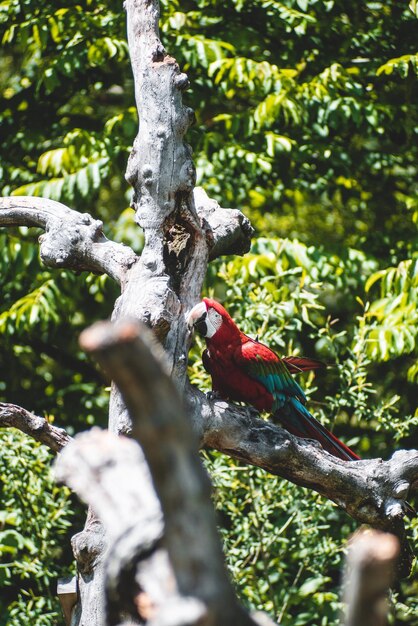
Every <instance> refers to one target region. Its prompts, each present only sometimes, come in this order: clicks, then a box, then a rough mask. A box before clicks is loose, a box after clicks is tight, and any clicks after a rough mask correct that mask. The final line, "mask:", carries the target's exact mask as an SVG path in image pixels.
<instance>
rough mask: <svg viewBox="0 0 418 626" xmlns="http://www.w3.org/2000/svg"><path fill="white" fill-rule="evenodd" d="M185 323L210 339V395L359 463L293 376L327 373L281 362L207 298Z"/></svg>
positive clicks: (298, 360) (311, 364)
mask: <svg viewBox="0 0 418 626" xmlns="http://www.w3.org/2000/svg"><path fill="white" fill-rule="evenodd" d="M187 323H188V326H189V328H190V329H192V328H195V329H196V330H197V332H198V333H199V334H201V335H202V336H203V337H205V339H206V345H207V349H206V350H205V351H204V352H203V355H202V361H203V365H204V367H205V369H206V370H207V371H208V372H209V374H210V375H211V377H212V389H213V391H215V392H217V393H218V394H219V395H220V396H221V397H222V398H224V399H226V400H237V401H241V402H248V403H249V404H252V405H253V406H254V407H255V408H256V409H257V410H258V411H268V412H269V413H272V414H273V416H274V418H275V419H277V420H278V421H280V423H281V424H282V425H283V426H284V427H285V428H286V430H288V431H289V432H290V433H292V434H293V435H296V436H298V437H305V438H309V439H316V440H317V441H319V442H320V443H321V445H322V447H323V448H324V449H325V450H327V452H329V453H330V454H333V455H334V456H336V457H339V458H340V459H343V460H345V461H353V460H358V459H359V458H360V457H359V456H357V454H355V453H354V452H353V451H352V450H350V448H349V447H348V446H346V445H345V444H344V443H343V442H342V441H340V440H339V439H337V437H335V435H333V434H332V433H331V432H329V431H328V430H327V429H326V428H325V427H324V426H322V424H320V423H319V422H318V420H316V419H315V418H314V417H313V416H312V415H311V414H310V413H309V411H308V409H307V408H306V407H305V403H306V396H305V394H304V393H303V391H302V388H301V387H300V386H299V385H298V383H297V382H296V381H295V380H294V379H293V378H292V376H291V374H295V373H297V372H301V371H308V370H312V369H317V368H319V367H323V364H322V363H321V362H320V361H317V360H315V359H307V358H304V357H292V356H290V357H284V358H282V359H281V358H280V357H278V356H277V354H276V353H275V352H273V351H272V350H270V348H268V347H267V346H265V345H264V344H262V343H260V342H259V341H257V340H254V339H251V338H250V337H248V336H247V335H245V334H244V333H242V332H241V331H240V330H239V328H238V327H237V325H236V324H235V322H234V321H233V319H232V318H231V316H230V315H229V314H228V313H227V311H226V310H225V309H224V307H223V306H222V305H221V304H219V303H218V302H216V301H215V300H211V299H210V298H203V301H202V302H200V303H199V304H197V305H196V306H195V307H193V309H192V310H191V311H190V313H189V315H188V318H187Z"/></svg>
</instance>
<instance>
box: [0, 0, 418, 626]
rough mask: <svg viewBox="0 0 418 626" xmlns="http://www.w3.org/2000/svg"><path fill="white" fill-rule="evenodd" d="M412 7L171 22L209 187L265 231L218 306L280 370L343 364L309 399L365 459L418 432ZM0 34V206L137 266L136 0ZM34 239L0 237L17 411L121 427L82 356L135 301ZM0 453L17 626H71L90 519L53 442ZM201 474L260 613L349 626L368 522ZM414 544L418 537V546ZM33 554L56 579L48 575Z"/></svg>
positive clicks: (4, 535) (6, 574) (4, 574)
mask: <svg viewBox="0 0 418 626" xmlns="http://www.w3.org/2000/svg"><path fill="white" fill-rule="evenodd" d="M412 4H413V3H411V7H408V6H407V3H405V2H399V1H397V0H391V1H389V2H387V3H381V2H363V3H351V4H349V5H348V4H347V3H344V2H342V1H339V0H338V1H334V0H328V1H326V2H319V1H318V0H298V1H296V0H285V1H284V2H276V1H275V0H261V1H260V0H257V1H256V0H253V1H251V0H249V1H243V0H236V1H234V0H228V1H227V2H225V1H222V2H220V1H219V2H218V1H216V2H213V1H210V2H209V1H208V0H201V1H196V2H193V1H191V0H190V1H184V2H181V3H180V2H177V1H174V0H166V1H165V2H163V3H162V14H161V31H162V39H163V43H164V45H165V46H166V48H167V49H168V50H169V52H170V53H171V54H173V56H175V57H176V59H177V61H178V62H179V64H180V66H181V67H182V69H184V71H186V72H187V73H188V75H189V79H190V81H191V87H190V90H189V91H188V92H187V93H186V94H185V101H186V103H187V104H188V105H189V106H191V107H192V108H193V109H194V110H195V114H196V123H195V126H194V128H193V129H192V130H191V132H190V133H189V136H188V141H189V143H190V144H191V145H192V147H193V150H194V159H195V163H196V165H197V173H198V183H199V184H201V185H202V186H203V187H204V188H205V189H206V190H207V191H208V193H210V194H211V195H212V196H213V197H215V198H216V199H217V200H219V202H221V203H222V205H224V206H226V205H229V206H233V207H236V206H239V207H240V208H241V209H242V210H243V211H244V213H246V215H247V216H248V217H249V218H250V219H251V221H252V223H253V225H254V226H255V228H256V231H257V237H256V238H255V239H254V243H253V247H252V250H251V252H250V253H249V254H248V255H246V256H245V257H243V258H239V257H235V258H232V259H225V260H222V259H221V260H218V261H216V262H214V263H213V264H212V265H211V266H210V268H209V272H208V276H207V281H206V284H207V286H206V288H207V292H208V293H211V294H214V295H215V296H216V297H217V298H219V299H221V300H223V301H225V303H227V305H228V309H229V310H230V311H231V312H232V313H233V315H234V317H235V319H236V320H237V322H238V323H239V325H240V327H241V328H242V329H243V330H245V332H248V333H249V334H250V335H256V334H259V335H260V337H261V338H262V339H263V341H264V342H265V343H268V344H269V345H271V347H273V348H274V349H276V350H277V351H278V352H279V353H280V354H284V353H289V354H290V353H297V352H299V353H305V354H307V355H310V356H317V357H319V358H321V359H323V360H326V361H327V362H329V363H330V365H332V367H330V368H329V369H328V370H327V371H326V372H324V373H320V374H318V375H317V376H316V377H313V376H309V377H308V378H306V379H305V381H304V383H305V386H306V387H307V388H308V391H309V396H310V401H311V404H310V406H311V408H312V409H313V410H314V412H315V414H316V415H317V416H318V417H319V418H320V419H321V420H323V421H324V423H325V424H328V426H330V425H334V424H335V426H336V429H337V432H338V434H341V435H342V436H345V440H346V441H348V442H349V443H351V444H352V445H355V446H356V449H357V450H358V451H359V453H360V454H361V455H362V456H365V457H368V456H370V457H371V456H382V457H383V458H387V457H389V456H390V455H391V453H392V452H393V451H394V450H396V449H398V448H401V447H406V448H408V447H412V445H413V442H414V437H416V433H417V426H418V414H417V413H416V408H415V402H416V393H415V392H414V389H413V383H414V382H416V380H417V376H418V368H417V366H416V363H415V361H414V359H413V356H414V351H415V349H416V340H417V328H418V319H417V308H416V303H417V283H418V266H417V256H416V246H415V237H414V234H415V233H416V223H417V217H418V195H417V161H418V158H417V157H418V155H417V147H416V146H417V141H416V140H417V133H418V105H417V103H418V90H417V78H416V75H417V68H418V54H417V52H416V30H417V16H416V6H415V5H414V6H412ZM414 11H415V13H414ZM0 35H1V37H2V42H3V47H2V52H1V56H0V71H1V74H2V77H3V81H2V85H1V104H0V135H1V137H2V146H1V155H0V158H1V160H0V172H1V177H0V178H1V194H2V195H11V194H17V195H22V194H25V195H39V196H43V197H48V198H52V199H55V200H59V201H61V202H64V203H66V204H67V205H68V206H71V207H72V208H74V209H77V210H80V211H89V212H90V213H92V214H93V215H94V216H95V217H98V218H100V219H102V220H103V221H104V223H105V229H107V232H108V233H109V235H111V236H112V237H113V238H114V239H117V240H119V241H125V242H126V243H129V244H130V245H132V247H133V248H134V249H135V250H137V251H140V250H141V247H142V243H143V242H142V236H141V233H140V231H139V229H138V228H137V227H136V226H135V224H134V221H133V213H132V211H131V210H130V209H129V202H130V190H129V186H128V184H127V183H126V182H125V180H124V172H125V168H126V161H127V157H128V155H129V151H130V149H131V146H132V142H133V139H134V137H135V133H136V130H137V118H136V109H135V108H134V95H133V81H132V77H131V70H130V66H129V58H128V48H127V42H126V35H125V15H124V12H123V10H122V3H121V2H115V1H114V0H106V1H103V0H102V1H100V2H98V3H97V2H95V3H93V2H91V1H90V0H85V1H84V2H80V3H78V4H76V3H71V2H65V1H60V2H53V1H49V0H46V1H45V2H42V3H39V2H35V1H34V0H26V1H23V0H5V1H3V2H2V3H1V4H0ZM36 238H37V233H36V232H34V231H33V230H31V231H29V230H27V229H25V228H20V229H19V232H14V233H13V232H10V231H8V232H7V233H1V234H0V243H1V246H2V250H3V254H2V255H1V258H0V282H1V288H2V296H3V297H2V301H1V303H0V332H1V334H2V359H1V361H0V388H1V390H2V392H1V399H2V400H4V401H8V402H18V403H19V404H22V405H23V406H25V407H26V408H29V409H31V410H34V411H35V412H37V413H39V414H43V415H47V416H48V418H49V419H50V420H51V421H53V420H54V419H55V420H56V421H57V422H58V423H59V424H60V425H63V426H65V427H66V428H67V429H68V430H69V431H70V432H77V431H81V430H84V429H85V428H86V427H88V426H90V425H93V424H101V425H104V424H105V420H106V406H107V400H108V391H107V390H106V388H104V387H103V385H102V382H101V375H100V374H99V373H98V371H97V370H96V369H95V368H94V366H93V365H92V364H91V363H90V362H89V361H88V360H87V359H86V357H85V355H84V354H83V352H82V351H81V350H80V349H79V347H78V344H77V338H78V335H79V333H80V331H81V330H82V329H83V328H84V327H85V326H87V325H89V324H90V323H91V322H92V321H94V320H96V319H100V318H104V317H107V316H108V315H109V314H110V311H111V307H112V304H113V301H114V298H115V297H116V295H117V292H116V288H115V286H114V285H113V284H112V283H111V281H109V280H108V279H106V278H103V277H97V276H94V275H87V274H85V275H82V276H79V277H77V276H74V275H73V274H72V273H70V272H69V271H66V270H63V271H52V270H49V269H46V268H45V267H44V266H42V264H41V262H40V260H39V258H38V249H37V246H36V245H35V244H36ZM201 351H202V345H201V344H198V345H197V346H196V347H195V348H194V349H193V351H192V353H191V363H190V373H191V377H192V380H193V382H196V383H197V384H198V385H199V386H200V387H201V388H208V386H209V381H208V378H207V375H206V373H205V372H204V371H203V369H202V366H201V363H200V354H201ZM0 437H1V439H2V443H1V449H0V477H1V480H2V483H4V485H8V486H7V488H4V489H3V493H2V503H1V507H0V508H1V513H0V514H1V516H2V517H1V530H0V552H1V553H2V557H3V556H4V558H3V559H2V564H1V565H0V580H1V581H2V583H3V584H4V585H6V587H7V592H6V593H5V594H4V595H3V596H2V597H1V598H0V615H2V617H1V618H0V624H1V626H3V624H4V626H6V625H7V626H13V625H14V624H16V626H17V625H18V624H21V623H26V622H27V623H31V624H33V625H34V626H38V625H39V626H40V625H41V624H42V625H45V626H47V625H50V624H52V623H54V620H56V619H57V618H56V614H57V606H56V604H54V600H53V595H54V592H53V589H52V585H53V576H55V575H56V572H57V568H59V567H61V566H62V565H65V566H66V567H69V565H68V560H69V553H68V551H67V550H65V549H63V545H64V544H63V539H62V536H63V532H64V530H65V529H66V528H68V527H69V525H70V524H71V523H78V524H79V525H81V517H80V513H78V518H77V519H78V522H77V521H74V513H73V510H74V503H73V502H72V501H71V499H70V498H69V495H68V493H67V492H65V490H61V489H60V490H58V489H57V487H55V486H53V484H52V482H51V481H50V479H49V478H48V472H47V470H46V464H47V461H46V457H47V455H46V453H45V452H44V451H42V450H41V448H39V446H38V445H36V444H33V443H32V442H25V441H24V440H23V439H22V437H21V436H17V435H13V436H11V434H10V433H5V432H0ZM205 454H206V453H205ZM206 456H207V463H208V467H209V469H210V472H211V475H212V477H213V480H214V484H215V500H216V503H217V506H218V509H219V511H220V523H221V527H222V532H223V535H224V539H225V543H226V546H227V554H228V559H229V563H230V568H231V571H232V573H233V575H234V578H235V581H236V584H237V586H238V587H239V589H240V591H241V593H242V595H243V597H244V598H245V601H246V602H247V603H248V604H250V605H252V606H255V607H263V608H264V609H267V610H269V611H270V612H271V614H272V615H273V616H274V617H275V618H276V619H280V623H282V624H292V625H295V624H306V623H312V624H314V623H315V624H323V625H328V624H329V625H331V624H336V622H337V619H338V617H337V616H338V606H339V599H338V583H339V570H340V566H341V554H342V550H343V541H344V539H345V538H346V537H347V535H348V533H349V532H350V531H351V530H353V528H354V525H353V523H352V522H351V521H350V520H348V519H347V517H346V516H345V515H344V514H343V513H341V512H340V511H338V510H337V509H336V508H335V507H334V506H333V505H332V504H330V503H329V502H326V501H325V500H324V499H322V498H321V497H319V496H317V495H314V494H312V493H310V492H308V491H307V490H304V489H301V488H298V487H295V486H293V485H290V484H289V483H287V482H286V481H284V480H281V479H279V478H274V479H272V477H270V476H268V477H266V475H265V473H264V472H262V471H261V470H257V469H254V468H248V467H243V466H241V465H239V464H238V463H237V462H235V461H232V460H230V459H226V458H225V457H224V456H222V455H219V454H216V453H207V454H206ZM19 464H21V467H22V468H23V467H24V468H26V467H27V468H29V469H28V470H27V471H28V472H30V476H32V475H33V476H36V478H31V479H30V485H31V487H30V489H29V492H28V493H27V496H25V498H26V500H25V502H24V503H23V504H22V502H21V496H20V492H21V489H23V486H24V485H25V484H26V483H27V482H28V479H27V476H28V474H27V473H26V472H25V473H24V474H23V473H18V474H16V472H15V469H16V467H17V466H19ZM12 473H13V481H14V485H15V486H16V487H19V489H17V488H16V489H15V488H14V487H13V488H12V486H11V484H12V483H11V481H12V478H11V475H12ZM38 482H39V487H38V486H37V485H38ZM28 510H29V511H32V512H33V515H37V514H38V513H40V514H41V515H44V514H45V516H46V518H47V519H48V520H50V522H49V521H48V523H47V524H45V527H44V529H43V531H42V532H40V531H39V529H37V528H35V526H34V528H33V529H32V528H31V529H30V531H28V530H27V528H28V527H27V524H28V521H27V520H28V517H27V516H28ZM417 530H418V526H417V523H416V520H412V521H411V531H410V532H411V534H412V535H413V536H414V537H415V541H416V537H417ZM28 532H29V534H30V540H29V539H28V538H27V536H28ZM46 545H48V546H49V548H45V546H46ZM57 546H59V548H58V547H57ZM35 550H37V551H38V552H39V559H42V565H41V564H39V563H38V561H37V560H36V561H32V556H31V555H33V554H34V551H35ZM28 563H31V567H29V566H28ZM318 571H319V572H321V573H320V574H318V573H317V572H318ZM415 576H416V573H415ZM416 585H417V582H416V578H415V579H414V578H411V579H410V580H409V581H407V582H405V583H403V585H402V587H400V588H399V589H398V590H396V593H395V595H394V602H393V620H396V621H397V623H408V624H414V623H418V622H417V618H416V610H417V606H416V599H414V595H415V596H416ZM414 613H415V617H414ZM3 616H4V617H3Z"/></svg>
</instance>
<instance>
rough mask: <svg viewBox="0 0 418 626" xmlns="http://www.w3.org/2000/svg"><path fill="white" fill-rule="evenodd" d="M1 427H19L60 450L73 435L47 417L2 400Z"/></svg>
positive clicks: (0, 408)
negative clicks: (50, 421) (49, 420)
mask: <svg viewBox="0 0 418 626" xmlns="http://www.w3.org/2000/svg"><path fill="white" fill-rule="evenodd" d="M0 428H17V429H18V430H21V431H22V432H24V433H26V434H27V435H30V436H31V437H33V439H36V441H39V442H40V443H43V444H45V445H46V446H48V448H51V450H53V452H60V451H61V450H62V449H63V448H64V447H65V446H66V445H67V444H68V443H69V442H70V441H71V440H72V437H70V435H69V434H68V433H67V432H66V431H65V430H64V429H63V428H57V426H53V425H52V424H50V423H49V422H47V421H46V419H45V418H43V417H39V415H34V414H33V413H30V412H29V411H27V410H26V409H24V408H22V407H21V406H17V405H16V404H7V403H4V402H0Z"/></svg>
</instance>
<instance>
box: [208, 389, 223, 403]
mask: <svg viewBox="0 0 418 626" xmlns="http://www.w3.org/2000/svg"><path fill="white" fill-rule="evenodd" d="M206 397H207V399H208V400H209V402H215V400H225V398H223V397H222V396H221V394H220V393H219V391H207V392H206Z"/></svg>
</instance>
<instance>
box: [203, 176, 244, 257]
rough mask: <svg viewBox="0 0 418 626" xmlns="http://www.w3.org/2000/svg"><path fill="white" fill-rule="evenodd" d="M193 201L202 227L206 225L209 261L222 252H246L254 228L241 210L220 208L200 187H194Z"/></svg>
mask: <svg viewBox="0 0 418 626" xmlns="http://www.w3.org/2000/svg"><path fill="white" fill-rule="evenodd" d="M194 201H195V205H196V211H197V213H198V215H199V217H200V219H201V220H203V227H204V228H205V227H206V238H207V241H208V245H209V260H210V261H211V260H213V259H216V258H217V257H218V256H222V255H224V254H245V253H246V252H248V250H249V249H250V245H251V237H252V235H253V233H254V229H253V227H252V226H251V223H250V220H249V219H248V218H247V217H245V215H244V214H243V213H241V211H238V210H237V209H222V208H221V207H220V206H219V204H218V202H216V200H212V199H211V198H209V196H208V195H207V193H206V192H205V190H204V189H203V188H202V187H195V189H194Z"/></svg>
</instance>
